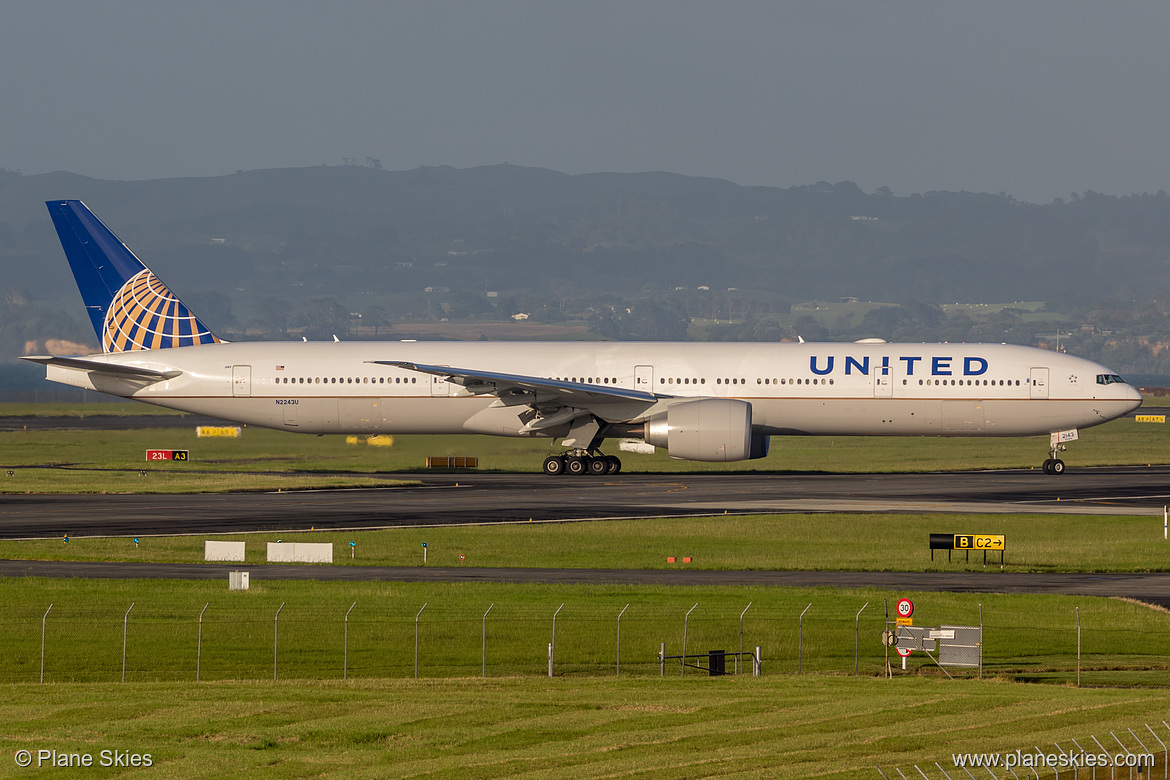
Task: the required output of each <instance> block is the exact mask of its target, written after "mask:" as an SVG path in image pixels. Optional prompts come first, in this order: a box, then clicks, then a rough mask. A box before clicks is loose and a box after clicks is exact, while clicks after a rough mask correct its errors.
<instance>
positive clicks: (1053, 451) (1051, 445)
mask: <svg viewBox="0 0 1170 780" xmlns="http://www.w3.org/2000/svg"><path fill="white" fill-rule="evenodd" d="M1078 438H1079V437H1078V435H1077V432H1076V431H1056V432H1055V433H1053V434H1051V436H1050V437H1049V440H1048V460H1046V461H1044V473H1045V474H1052V475H1054V476H1055V475H1058V474H1063V473H1064V461H1063V460H1061V459H1060V458H1059V457H1058V456H1059V455H1060V453H1062V452H1064V451H1065V450H1067V449H1068V444H1067V443H1066V442H1070V441H1076V440H1077V439H1078Z"/></svg>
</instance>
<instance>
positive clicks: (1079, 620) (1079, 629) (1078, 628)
mask: <svg viewBox="0 0 1170 780" xmlns="http://www.w3.org/2000/svg"><path fill="white" fill-rule="evenodd" d="M1074 609H1075V610H1076V613H1077V687H1078V688H1080V687H1081V608H1080V607H1074Z"/></svg>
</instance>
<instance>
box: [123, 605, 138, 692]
mask: <svg viewBox="0 0 1170 780" xmlns="http://www.w3.org/2000/svg"><path fill="white" fill-rule="evenodd" d="M136 603H137V602H134V601H131V602H130V609H134V605H135V604H136ZM130 609H128V610H126V614H125V615H124V616H123V617H122V682H126V629H127V628H129V626H130Z"/></svg>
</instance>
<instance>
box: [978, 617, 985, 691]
mask: <svg viewBox="0 0 1170 780" xmlns="http://www.w3.org/2000/svg"><path fill="white" fill-rule="evenodd" d="M983 644H984V642H983V605H982V604H980V605H979V679H980V680H982V679H983Z"/></svg>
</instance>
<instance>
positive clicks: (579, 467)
mask: <svg viewBox="0 0 1170 780" xmlns="http://www.w3.org/2000/svg"><path fill="white" fill-rule="evenodd" d="M588 467H589V464H588V462H587V461H586V459H585V458H579V457H569V458H566V459H565V471H567V472H569V473H570V474H584V473H585V470H586V469H587V468H588Z"/></svg>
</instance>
